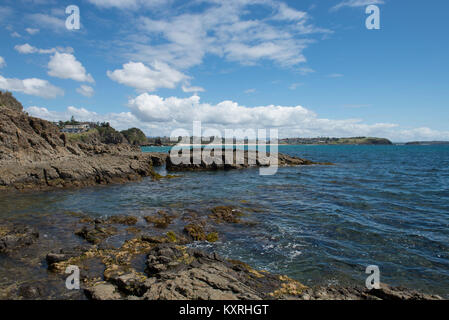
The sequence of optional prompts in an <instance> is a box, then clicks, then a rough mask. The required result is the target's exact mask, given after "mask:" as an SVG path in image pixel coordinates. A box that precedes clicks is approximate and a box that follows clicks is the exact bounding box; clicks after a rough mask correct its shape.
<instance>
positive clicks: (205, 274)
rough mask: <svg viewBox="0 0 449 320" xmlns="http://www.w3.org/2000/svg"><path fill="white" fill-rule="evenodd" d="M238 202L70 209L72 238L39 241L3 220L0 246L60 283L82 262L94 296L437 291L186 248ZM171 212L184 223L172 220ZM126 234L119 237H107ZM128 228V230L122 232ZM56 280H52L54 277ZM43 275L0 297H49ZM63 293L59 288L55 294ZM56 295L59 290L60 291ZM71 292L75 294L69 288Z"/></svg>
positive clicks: (232, 215)
mask: <svg viewBox="0 0 449 320" xmlns="http://www.w3.org/2000/svg"><path fill="white" fill-rule="evenodd" d="M244 216H245V213H244V212H243V211H241V210H240V209H239V208H233V207H225V206H220V207H215V208H211V209H210V214H209V215H208V216H207V217H201V218H199V217H198V216H197V213H196V212H193V211H188V212H185V213H183V214H182V215H176V214H173V213H169V212H165V211H158V212H156V213H154V214H153V215H150V216H145V217H143V219H142V217H140V218H139V217H133V216H112V217H109V218H106V219H92V218H90V217H88V216H83V215H75V217H74V218H75V219H76V221H77V222H76V223H75V226H74V228H73V234H74V235H76V237H78V238H79V239H80V240H81V242H80V245H78V246H72V247H70V246H68V247H61V248H53V249H51V250H50V251H49V252H47V253H45V249H44V251H42V250H40V249H39V246H42V244H41V243H40V242H41V241H44V239H42V238H41V237H40V235H39V232H38V231H37V230H36V229H34V228H31V227H28V226H24V225H17V224H16V225H14V224H13V225H2V228H1V229H0V254H3V255H8V256H9V257H12V258H14V257H20V256H21V251H22V250H27V249H29V250H30V251H32V252H40V253H39V254H37V255H38V256H37V257H34V258H33V259H31V260H36V261H40V260H41V259H42V258H43V259H44V261H45V264H43V265H42V266H41V267H42V268H47V269H48V272H49V273H50V275H54V277H56V278H57V279H59V286H60V290H61V291H64V290H65V288H64V287H65V279H66V277H67V276H68V275H67V274H66V273H65V271H66V268H67V267H68V266H73V265H74V266H77V267H79V269H80V277H81V288H80V289H81V290H78V291H77V295H76V296H75V298H77V299H86V298H87V299H94V300H186V299H187V300H211V299H212V300H222V299H225V300H276V299H289V300H292V299H294V300H342V299H343V300H346V299H349V300H431V299H441V297H439V296H435V295H427V294H422V293H419V292H416V291H413V290H408V289H405V288H393V287H390V286H387V285H384V284H383V285H382V286H381V288H380V289H373V290H367V289H364V288H362V287H345V286H335V285H334V286H325V287H324V286H319V287H307V286H305V285H303V284H302V283H300V282H298V281H296V280H294V279H291V278H289V277H288V276H285V275H277V274H272V273H269V272H267V271H264V270H256V269H254V268H252V267H251V266H249V265H247V264H246V263H244V262H241V261H237V260H229V259H225V258H223V257H221V256H219V255H217V254H216V253H213V252H204V251H201V250H198V249H195V248H192V244H194V243H195V242H198V241H203V242H204V241H210V242H214V241H217V240H218V239H219V238H220V233H219V232H218V231H217V230H219V226H220V225H222V224H235V223H241V224H243V223H245V218H244ZM175 220H178V221H182V222H183V223H182V225H181V226H178V227H174V226H173V222H174V221H175ZM118 235H124V238H122V240H121V241H119V242H115V241H112V239H114V238H116V237H117V236H118ZM125 235H127V236H125ZM54 281H55V280H54ZM46 290H47V289H46V288H45V285H44V283H43V282H42V281H41V282H30V283H27V284H23V285H18V286H12V287H11V286H10V287H8V288H0V299H49V298H51V297H52V296H51V295H50V294H49V293H48V292H46ZM67 291H68V290H67ZM60 295H61V294H60ZM60 295H59V296H57V298H61V296H60ZM72 298H73V296H72Z"/></svg>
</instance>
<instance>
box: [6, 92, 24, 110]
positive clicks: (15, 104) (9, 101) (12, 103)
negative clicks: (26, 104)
mask: <svg viewBox="0 0 449 320" xmlns="http://www.w3.org/2000/svg"><path fill="white" fill-rule="evenodd" d="M0 106H4V107H8V108H10V109H14V110H17V111H22V110H23V106H22V104H21V103H20V102H19V101H17V99H16V98H14V96H13V95H12V93H11V92H9V91H0Z"/></svg>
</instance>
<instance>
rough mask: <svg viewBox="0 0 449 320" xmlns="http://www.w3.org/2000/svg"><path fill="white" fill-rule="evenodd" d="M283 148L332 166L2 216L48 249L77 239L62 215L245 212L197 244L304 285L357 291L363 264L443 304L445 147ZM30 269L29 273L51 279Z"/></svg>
mask: <svg viewBox="0 0 449 320" xmlns="http://www.w3.org/2000/svg"><path fill="white" fill-rule="evenodd" d="M167 150H168V149H167V148H156V147H148V148H144V149H143V151H167ZM279 152H282V153H286V154H289V155H292V156H299V157H301V158H306V159H309V160H313V161H317V162H332V163H334V165H329V166H320V165H313V166H302V167H283V168H279V170H278V173H277V174H276V175H274V176H260V175H259V170H258V169H245V170H233V171H217V172H186V173H181V174H180V175H181V177H178V178H173V179H162V180H160V181H153V180H151V179H150V178H148V179H144V180H143V181H141V182H137V183H130V184H126V185H112V186H105V187H104V186H103V187H92V188H86V189H80V190H68V191H53V192H40V193H24V194H17V195H15V196H11V195H0V207H1V208H2V209H1V210H0V221H1V220H10V221H19V220H20V221H23V222H27V223H32V224H36V225H38V226H40V228H43V230H46V232H47V233H46V234H44V237H45V236H47V237H48V238H49V239H51V241H52V244H53V245H54V244H55V243H62V242H72V243H76V242H77V241H78V242H80V241H81V240H77V239H76V238H73V237H69V236H66V235H63V230H65V229H67V230H70V228H69V226H68V225H67V226H66V227H64V226H61V224H64V223H66V224H70V223H72V222H71V220H70V218H67V217H66V216H62V215H61V214H60V213H61V212H77V213H83V214H87V215H90V216H92V217H106V216H111V215H117V214H128V215H134V216H144V215H145V214H148V212H154V211H156V210H159V209H164V208H165V209H166V210H170V211H173V212H176V211H183V210H189V209H192V210H195V211H197V212H199V213H200V214H204V215H207V214H208V212H209V210H210V208H212V207H215V206H219V205H231V206H235V207H239V208H242V210H243V211H244V212H245V216H244V218H243V219H244V221H245V223H244V224H236V225H221V226H219V227H217V228H218V229H217V231H218V232H219V234H220V239H219V241H218V242H216V243H207V242H197V243H195V244H193V246H195V247H198V248H202V249H204V250H208V251H216V252H218V253H219V254H221V255H223V256H224V257H227V258H232V259H239V260H242V261H244V262H246V263H248V264H250V265H251V266H253V267H256V268H258V269H263V270H267V271H270V272H274V273H279V274H286V275H288V276H290V277H292V278H294V279H297V280H299V281H301V282H302V283H304V284H306V285H309V286H313V285H326V284H339V285H345V284H348V285H360V286H363V285H364V283H365V279H366V277H367V274H365V269H366V267H367V266H369V265H377V266H378V267H379V269H380V277H381V282H384V283H388V284H391V285H402V286H405V287H407V288H411V289H417V290H420V291H423V292H426V293H432V294H440V295H442V296H444V297H446V298H449V146H439V145H435V146H406V145H392V146H343V145H341V146H280V147H279ZM158 170H159V172H160V173H162V174H164V169H162V168H160V169H158ZM56 230H58V231H56ZM14 265H17V263H16V262H14V261H9V260H8V258H7V257H0V277H3V281H8V277H12V278H13V277H16V278H17V277H19V275H14V271H11V268H12V266H14ZM5 268H6V269H5ZM33 268H34V269H33V270H35V272H36V275H35V277H36V278H39V277H45V276H48V275H47V273H46V272H45V270H38V268H37V269H36V268H35V267H33ZM7 269H9V270H8V272H7ZM20 276H22V277H25V275H22V274H21V275H20Z"/></svg>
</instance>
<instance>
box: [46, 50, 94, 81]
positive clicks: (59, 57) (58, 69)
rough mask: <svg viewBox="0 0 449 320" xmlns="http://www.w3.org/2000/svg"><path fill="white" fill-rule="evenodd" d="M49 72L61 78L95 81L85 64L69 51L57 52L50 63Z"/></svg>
mask: <svg viewBox="0 0 449 320" xmlns="http://www.w3.org/2000/svg"><path fill="white" fill-rule="evenodd" d="M48 74H49V75H50V76H52V77H56V78H61V79H72V80H75V81H80V82H94V79H93V78H92V76H91V75H90V74H88V73H86V69H85V68H84V67H83V65H82V64H81V63H80V62H79V61H78V60H76V58H75V56H74V55H72V54H69V53H59V52H56V53H55V54H54V55H53V56H52V57H51V58H50V62H49V63H48Z"/></svg>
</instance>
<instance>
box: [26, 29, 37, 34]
mask: <svg viewBox="0 0 449 320" xmlns="http://www.w3.org/2000/svg"><path fill="white" fill-rule="evenodd" d="M25 31H26V32H28V33H29V34H31V35H34V34H36V33H38V32H39V31H40V30H39V29H37V28H26V29H25Z"/></svg>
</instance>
